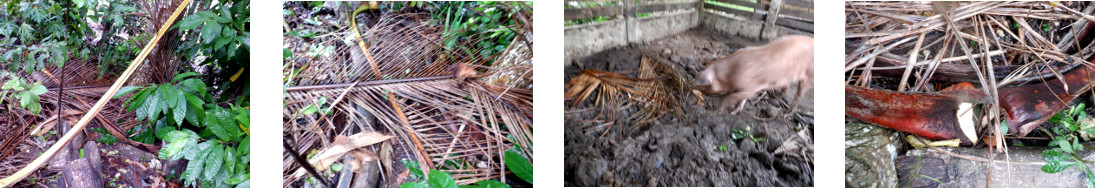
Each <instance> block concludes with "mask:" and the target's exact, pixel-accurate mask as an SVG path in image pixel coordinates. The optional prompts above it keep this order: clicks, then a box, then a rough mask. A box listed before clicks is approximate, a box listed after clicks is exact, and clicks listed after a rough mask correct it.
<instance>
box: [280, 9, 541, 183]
mask: <svg viewBox="0 0 1095 188" xmlns="http://www.w3.org/2000/svg"><path fill="white" fill-rule="evenodd" d="M424 17H425V15H424V14H397V15H386V16H383V17H381V18H380V20H379V21H378V22H377V24H376V25H373V26H372V27H371V28H369V29H368V30H367V31H366V32H365V34H364V35H363V37H362V38H364V39H365V41H364V42H366V43H368V45H363V46H367V47H366V48H367V49H366V50H368V52H369V53H368V54H369V55H370V56H371V60H370V58H366V57H365V53H361V52H362V51H361V50H362V48H361V46H359V45H356V44H354V43H352V42H347V41H343V39H345V38H344V37H342V36H339V37H331V38H329V39H323V38H318V39H313V40H320V41H321V42H319V43H320V44H321V45H330V46H332V47H334V49H335V50H333V52H332V53H331V54H328V55H318V56H314V57H313V58H312V59H310V60H308V61H306V62H290V64H293V65H289V66H286V69H285V70H284V71H285V72H286V74H287V75H288V74H289V73H290V72H292V74H293V76H292V77H290V78H289V80H288V81H287V82H288V83H291V84H290V85H296V86H293V87H289V88H287V90H286V94H285V101H286V102H285V110H284V111H283V114H284V116H285V117H286V118H287V119H286V120H285V122H286V123H285V125H284V130H285V135H284V136H285V137H286V139H287V140H292V141H291V142H290V143H294V144H295V146H293V148H300V150H301V153H307V151H309V150H313V149H318V148H320V147H322V146H325V145H328V144H329V142H330V140H331V138H333V137H334V136H335V135H347V134H352V133H354V132H357V131H364V130H373V129H375V130H376V131H379V132H383V133H385V134H390V135H394V136H395V137H396V138H395V139H393V140H394V141H395V144H396V145H397V149H396V152H397V153H396V155H397V156H395V157H406V158H408V159H410V160H413V161H417V162H418V163H419V164H420V166H421V167H422V168H429V169H436V170H440V171H444V172H448V173H450V174H452V176H453V177H454V178H455V179H456V181H457V183H459V184H471V183H474V182H476V181H480V180H487V179H492V178H502V179H503V180H504V179H505V176H504V174H506V172H505V167H504V164H505V163H504V162H503V161H502V159H503V158H504V157H503V156H504V152H505V150H507V149H510V148H513V147H515V146H517V147H519V148H521V150H520V151H521V152H522V153H523V154H524V155H525V156H529V157H530V158H531V156H532V149H531V148H532V143H531V142H532V91H531V90H529V89H524V88H521V87H514V86H515V85H517V84H520V83H521V82H507V83H505V84H513V85H495V84H492V83H487V82H484V81H480V80H478V78H480V77H479V76H476V77H470V78H465V77H459V76H455V75H454V70H453V69H454V67H461V66H458V65H460V64H463V65H467V67H479V68H486V69H494V70H495V71H488V72H487V73H483V74H484V75H485V76H491V75H497V74H508V75H505V76H507V77H513V78H517V79H522V78H523V76H521V74H522V73H525V72H530V71H529V70H531V69H532V67H531V64H530V63H531V61H528V59H529V57H531V52H530V51H520V50H514V51H509V50H507V52H506V53H512V55H507V56H512V58H514V59H515V60H516V62H517V63H516V64H515V66H514V67H513V68H512V69H510V70H507V71H498V70H500V69H499V68H497V67H487V66H484V65H485V64H487V63H488V62H491V61H494V62H498V60H497V59H494V58H490V59H488V58H482V59H479V58H473V57H470V56H465V55H461V54H460V53H456V52H454V51H451V50H449V49H444V48H442V47H441V45H440V43H439V41H441V40H440V39H441V37H440V36H441V35H440V33H437V31H439V29H438V28H437V27H434V26H431V25H429V24H425V23H423V21H422V18H424ZM351 34H352V33H351ZM480 37H485V36H480ZM354 42H356V41H354ZM472 42H474V40H468V41H465V42H462V43H468V44H470V43H472ZM461 46H473V45H461ZM512 48H515V47H512V45H511V49H512ZM524 48H528V49H531V46H529V47H524ZM293 51H306V49H293ZM472 51H473V52H474V53H479V51H481V50H472ZM497 56H498V55H495V56H492V57H497ZM374 64H375V65H376V66H375V67H376V69H374V68H373V67H374V66H373V65H374ZM457 69H459V68H457ZM471 70H472V71H473V72H475V73H473V74H479V73H478V71H477V70H475V69H474V68H473V69H471ZM527 82H528V83H531V80H528V81H527ZM321 98H326V101H327V102H331V101H332V100H331V99H333V102H331V103H329V104H323V105H320V104H319V103H318V102H317V101H319V100H320V99H321ZM317 107H318V108H320V109H321V110H319V113H316V114H306V113H302V112H303V111H304V110H305V109H308V108H317ZM326 109H331V110H329V111H328V110H326ZM371 126H377V127H375V128H374V127H371ZM286 157H288V156H286ZM381 158H382V159H383V158H386V156H381ZM530 161H531V160H530ZM298 166H299V165H297V164H296V163H294V162H292V160H288V158H286V160H283V170H284V171H285V172H292V171H294V170H295V169H297V168H299V167H298ZM386 168H390V167H386ZM392 177H394V176H392ZM283 178H284V182H285V186H289V185H290V184H291V183H292V182H294V181H297V180H298V178H297V177H291V176H286V177H283ZM392 181H393V183H401V182H398V181H403V180H392Z"/></svg>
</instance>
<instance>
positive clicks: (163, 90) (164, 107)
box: [156, 84, 182, 116]
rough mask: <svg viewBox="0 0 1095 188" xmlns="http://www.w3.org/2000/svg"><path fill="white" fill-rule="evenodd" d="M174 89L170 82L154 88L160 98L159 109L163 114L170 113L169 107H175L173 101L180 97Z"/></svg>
mask: <svg viewBox="0 0 1095 188" xmlns="http://www.w3.org/2000/svg"><path fill="white" fill-rule="evenodd" d="M176 90H178V89H176V88H175V86H174V85H171V84H164V85H160V89H157V90H156V91H158V92H159V93H160V98H161V101H160V111H161V112H163V113H164V114H165V116H166V115H169V114H170V113H171V111H170V110H171V108H175V101H178V100H179V97H182V96H179V92H178V91H176Z"/></svg>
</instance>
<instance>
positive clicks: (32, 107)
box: [0, 76, 49, 114]
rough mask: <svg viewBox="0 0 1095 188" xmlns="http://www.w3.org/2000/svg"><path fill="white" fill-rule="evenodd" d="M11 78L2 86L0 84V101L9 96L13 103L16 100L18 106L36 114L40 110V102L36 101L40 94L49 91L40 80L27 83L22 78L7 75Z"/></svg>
mask: <svg viewBox="0 0 1095 188" xmlns="http://www.w3.org/2000/svg"><path fill="white" fill-rule="evenodd" d="M9 77H11V78H12V79H10V80H8V81H6V82H4V85H3V86H0V101H3V100H5V99H8V98H11V99H12V100H13V101H12V103H15V100H17V101H18V103H19V107H22V108H23V109H26V110H29V111H30V112H31V113H34V114H38V112H39V111H42V106H41V104H39V103H38V99H40V98H39V96H40V95H42V94H44V93H46V92H47V91H49V90H48V89H46V87H45V86H42V83H41V82H35V83H27V82H26V81H24V80H23V78H19V77H15V76H9Z"/></svg>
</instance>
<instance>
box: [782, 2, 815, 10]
mask: <svg viewBox="0 0 1095 188" xmlns="http://www.w3.org/2000/svg"><path fill="white" fill-rule="evenodd" d="M783 6H794V7H802V8H807V9H813V8H814V1H811V0H784V1H783Z"/></svg>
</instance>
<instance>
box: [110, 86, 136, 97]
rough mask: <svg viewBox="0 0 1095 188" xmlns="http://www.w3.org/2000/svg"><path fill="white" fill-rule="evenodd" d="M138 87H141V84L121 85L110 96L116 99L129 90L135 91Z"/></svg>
mask: <svg viewBox="0 0 1095 188" xmlns="http://www.w3.org/2000/svg"><path fill="white" fill-rule="evenodd" d="M140 88H141V86H125V87H122V88H121V89H118V91H117V92H114V96H111V97H110V98H111V99H116V98H118V97H121V96H125V95H126V94H129V93H130V92H133V91H136V90H137V89H140Z"/></svg>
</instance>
